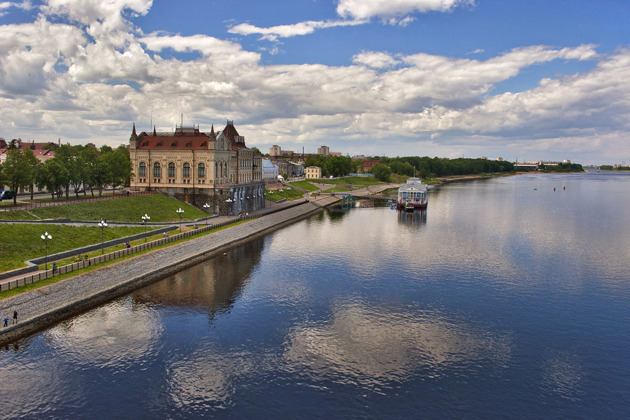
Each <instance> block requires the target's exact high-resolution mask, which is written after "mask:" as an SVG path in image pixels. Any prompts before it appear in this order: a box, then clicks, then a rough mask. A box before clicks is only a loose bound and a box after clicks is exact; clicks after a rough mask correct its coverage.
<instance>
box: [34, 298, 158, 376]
mask: <svg viewBox="0 0 630 420" xmlns="http://www.w3.org/2000/svg"><path fill="white" fill-rule="evenodd" d="M159 316H160V314H159V313H158V312H155V311H150V310H148V309H147V308H146V307H143V306H136V305H133V304H132V303H131V300H130V299H128V298H124V299H118V300H116V301H114V302H112V303H110V304H108V305H104V306H100V307H98V308H96V309H93V310H91V311H89V312H87V313H85V314H82V315H80V316H77V317H75V318H72V319H71V320H69V321H65V322H62V323H60V324H58V325H56V326H55V327H54V328H51V329H50V330H48V331H47V332H46V334H45V340H46V341H47V342H48V343H49V344H50V345H51V346H52V347H54V348H55V349H56V351H57V352H58V353H59V354H63V355H65V357H67V358H69V359H71V360H73V361H74V362H75V363H79V364H83V365H89V366H95V367H112V368H115V369H117V370H125V369H126V368H127V367H128V366H129V365H131V364H137V363H142V362H143V360H145V359H146V358H147V357H148V356H149V355H150V354H152V349H153V347H154V346H156V345H157V342H158V340H159V338H160V334H161V333H162V330H163V325H162V323H161V320H160V318H159Z"/></svg>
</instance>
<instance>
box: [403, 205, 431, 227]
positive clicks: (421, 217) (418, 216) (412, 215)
mask: <svg viewBox="0 0 630 420" xmlns="http://www.w3.org/2000/svg"><path fill="white" fill-rule="evenodd" d="M398 223H401V224H403V225H410V226H416V227H420V226H421V225H425V224H426V223H427V210H426V209H425V210H414V211H404V210H398Z"/></svg>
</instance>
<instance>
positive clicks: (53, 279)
mask: <svg viewBox="0 0 630 420" xmlns="http://www.w3.org/2000/svg"><path fill="white" fill-rule="evenodd" d="M251 220H255V219H251ZM251 220H239V221H237V222H234V223H232V224H230V225H227V226H221V227H218V228H216V229H210V230H208V231H206V232H204V233H201V234H200V235H199V236H205V235H209V234H212V233H214V232H218V231H220V230H223V229H227V228H229V227H232V226H237V225H240V224H243V223H248V222H249V221H251ZM173 233H174V232H173ZM161 236H162V235H161V234H160V235H157V236H153V237H150V238H148V240H149V241H151V240H154V239H157V238H160V237H161ZM199 236H189V237H187V238H183V239H179V240H177V241H174V242H169V243H167V244H162V245H159V246H157V247H153V248H149V249H145V250H143V251H139V252H136V253H134V254H130V255H127V256H124V257H120V258H116V259H113V260H109V261H107V262H103V263H101V264H94V265H91V266H89V267H85V268H83V269H80V270H75V271H73V272H71V273H66V274H61V275H57V276H54V277H51V278H49V279H45V280H41V281H38V282H35V283H31V284H27V285H25V286H21V287H17V288H14V289H11V290H7V291H3V292H0V299H4V298H7V297H10V296H15V295H17V294H20V293H23V292H26V291H29V290H33V289H37V288H39V287H42V286H46V285H48V284H52V283H56V282H58V281H60V280H63V279H66V278H68V277H74V276H77V275H79V274H82V273H85V272H88V271H92V270H96V269H98V268H101V267H104V266H106V265H111V264H115V263H118V262H121V261H124V260H126V259H128V258H134V257H137V256H139V255H142V254H146V253H148V252H151V251H154V250H156V249H161V248H166V247H169V246H172V245H176V244H179V243H181V242H185V241H189V240H192V239H195V238H198V237H199ZM143 241H144V240H143V239H139V240H137V241H134V242H132V243H131V244H132V245H136V244H138V243H140V242H143ZM121 247H122V245H118V246H116V247H110V248H108V249H106V250H105V252H111V251H115V250H116V249H119V248H121ZM99 253H100V251H94V252H92V253H89V254H88V256H89V257H93V256H96V255H98V254H99ZM73 261H74V258H68V259H67V260H62V261H60V262H59V263H58V265H59V266H61V265H63V264H69V263H72V262H73ZM40 268H41V267H40Z"/></svg>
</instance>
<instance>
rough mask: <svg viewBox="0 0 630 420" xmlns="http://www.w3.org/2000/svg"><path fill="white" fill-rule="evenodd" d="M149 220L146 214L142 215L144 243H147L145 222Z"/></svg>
mask: <svg viewBox="0 0 630 420" xmlns="http://www.w3.org/2000/svg"><path fill="white" fill-rule="evenodd" d="M150 219H151V218H150V217H149V215H148V214H146V213H144V216H142V224H143V225H144V234H145V237H144V242H146V241H147V237H146V234H147V220H150Z"/></svg>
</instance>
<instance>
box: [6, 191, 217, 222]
mask: <svg viewBox="0 0 630 420" xmlns="http://www.w3.org/2000/svg"><path fill="white" fill-rule="evenodd" d="M180 207H181V208H182V209H183V210H184V213H183V214H182V220H193V219H197V218H200V217H205V216H207V214H206V213H204V212H203V211H201V210H199V209H197V208H195V207H193V206H190V205H188V204H185V203H182V202H181V201H178V200H176V199H174V198H171V197H166V196H164V195H161V194H153V195H145V196H141V197H124V198H117V199H112V200H103V201H97V202H90V203H77V204H65V205H59V206H54V207H40V208H36V209H33V210H31V213H33V214H35V215H36V216H37V217H39V218H41V219H57V218H69V219H71V220H100V219H101V218H104V219H106V220H108V221H112V222H133V223H139V222H142V219H141V217H142V216H143V215H144V214H145V213H146V214H148V215H149V216H150V217H151V222H176V221H179V216H178V215H177V213H176V212H175V210H177V209H178V208H180ZM11 213H17V212H6V213H1V212H0V219H5V220H15V219H18V218H20V217H14V215H12V214H11ZM16 216H17V215H16ZM29 219H32V217H29Z"/></svg>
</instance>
